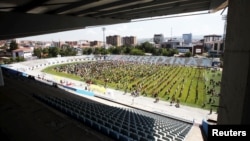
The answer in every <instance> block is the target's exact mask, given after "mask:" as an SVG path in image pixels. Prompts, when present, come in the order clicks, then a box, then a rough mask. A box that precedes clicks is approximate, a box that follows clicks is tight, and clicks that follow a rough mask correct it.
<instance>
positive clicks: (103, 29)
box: [102, 27, 106, 48]
mask: <svg viewBox="0 0 250 141" xmlns="http://www.w3.org/2000/svg"><path fill="white" fill-rule="evenodd" d="M105 30H106V28H105V27H103V28H102V31H103V48H106V46H105V44H106V43H105Z"/></svg>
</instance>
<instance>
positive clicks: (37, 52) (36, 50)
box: [34, 48, 43, 58]
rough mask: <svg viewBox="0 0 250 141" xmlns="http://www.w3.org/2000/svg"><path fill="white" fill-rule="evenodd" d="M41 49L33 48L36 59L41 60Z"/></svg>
mask: <svg viewBox="0 0 250 141" xmlns="http://www.w3.org/2000/svg"><path fill="white" fill-rule="evenodd" d="M42 52H43V50H42V48H35V49H34V55H35V56H37V57H38V58H42Z"/></svg>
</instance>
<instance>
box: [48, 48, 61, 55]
mask: <svg viewBox="0 0 250 141" xmlns="http://www.w3.org/2000/svg"><path fill="white" fill-rule="evenodd" d="M58 54H59V48H58V47H50V48H49V56H50V57H57V55H58Z"/></svg>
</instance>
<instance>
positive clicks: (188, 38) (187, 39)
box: [182, 33, 192, 45]
mask: <svg viewBox="0 0 250 141" xmlns="http://www.w3.org/2000/svg"><path fill="white" fill-rule="evenodd" d="M182 39H183V40H184V44H185V45H190V44H192V33H189V34H182Z"/></svg>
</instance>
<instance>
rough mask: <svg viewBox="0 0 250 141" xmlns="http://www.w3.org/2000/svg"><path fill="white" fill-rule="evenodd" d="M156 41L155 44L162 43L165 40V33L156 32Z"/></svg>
mask: <svg viewBox="0 0 250 141" xmlns="http://www.w3.org/2000/svg"><path fill="white" fill-rule="evenodd" d="M154 42H155V44H161V43H163V42H164V36H163V34H155V35H154Z"/></svg>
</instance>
